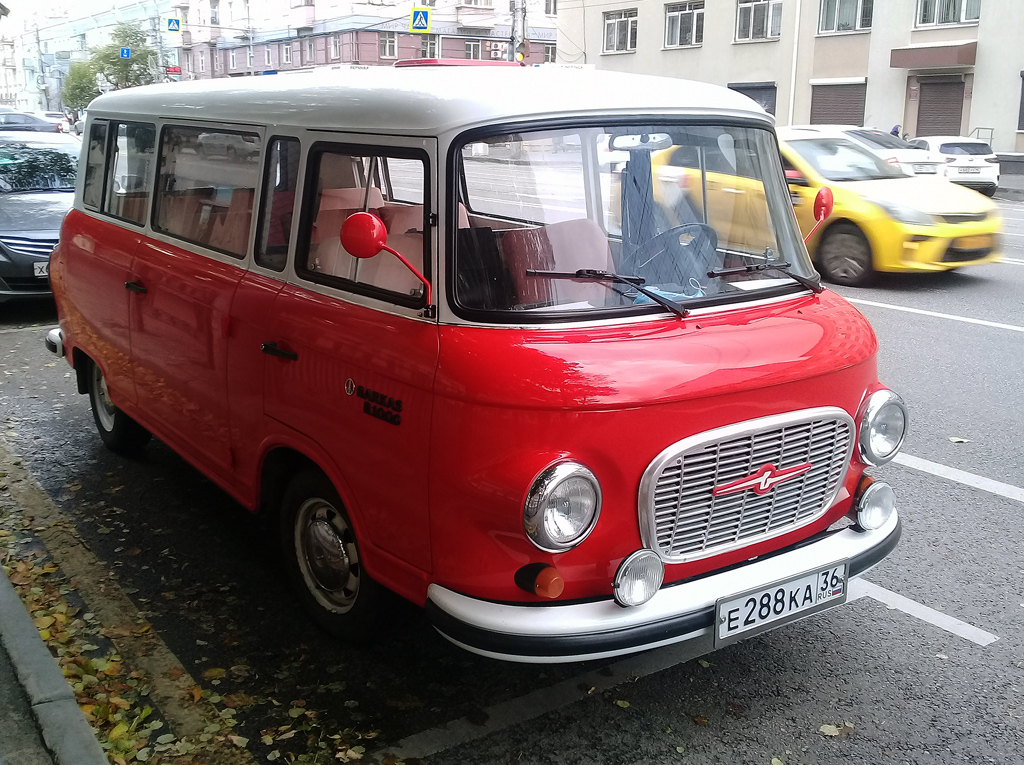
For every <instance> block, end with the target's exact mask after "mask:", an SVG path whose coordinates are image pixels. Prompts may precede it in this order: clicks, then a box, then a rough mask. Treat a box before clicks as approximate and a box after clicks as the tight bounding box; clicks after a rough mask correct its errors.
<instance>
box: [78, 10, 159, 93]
mask: <svg viewBox="0 0 1024 765" xmlns="http://www.w3.org/2000/svg"><path fill="white" fill-rule="evenodd" d="M122 48H130V49H131V52H132V53H131V57H130V58H121V49H122ZM153 56H156V51H154V50H153V49H152V48H151V47H149V45H148V44H147V43H146V33H145V32H143V31H142V28H141V27H140V26H139V25H138V24H118V25H117V27H115V29H114V31H113V33H112V34H111V35H110V42H109V43H108V44H107V45H101V46H100V47H98V48H93V51H92V58H91V59H90V61H91V63H92V66H93V69H94V70H95V71H96V73H97V74H98V75H99V76H100V77H102V78H103V79H105V80H106V81H107V82H108V83H110V87H111V88H113V89H114V90H120V89H121V88H133V87H135V86H136V85H146V84H148V83H150V82H152V81H153V75H152V73H151V72H150V68H149V59H150V58H151V57H153Z"/></svg>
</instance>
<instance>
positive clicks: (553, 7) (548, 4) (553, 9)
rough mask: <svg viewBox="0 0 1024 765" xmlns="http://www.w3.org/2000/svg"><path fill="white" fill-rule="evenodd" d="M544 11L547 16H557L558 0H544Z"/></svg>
mask: <svg viewBox="0 0 1024 765" xmlns="http://www.w3.org/2000/svg"><path fill="white" fill-rule="evenodd" d="M544 13H546V14H547V15H548V16H557V15H558V0H544Z"/></svg>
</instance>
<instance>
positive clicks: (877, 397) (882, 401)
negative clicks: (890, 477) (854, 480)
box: [857, 389, 910, 467]
mask: <svg viewBox="0 0 1024 765" xmlns="http://www.w3.org/2000/svg"><path fill="white" fill-rule="evenodd" d="M892 406H894V407H897V408H898V409H899V410H900V412H902V414H903V432H902V433H901V434H900V437H899V440H898V441H897V442H896V445H895V446H894V447H893V448H892V449H891V450H890V451H889V452H887V453H886V454H877V453H875V451H874V449H873V448H872V446H871V428H872V426H873V425H874V423H875V421H876V420H877V418H878V417H879V415H880V414H881V413H882V412H883V411H884V410H885V409H886V408H888V407H892ZM909 426H910V416H909V414H908V413H907V406H906V404H904V403H903V399H902V398H900V396H899V394H897V393H894V392H893V391H891V390H888V389H884V390H879V391H875V392H874V393H872V394H871V395H870V396H868V399H867V401H865V402H864V408H863V412H862V413H861V416H860V432H859V435H858V438H857V444H858V447H859V451H860V458H861V459H862V460H864V462H866V463H867V464H869V465H873V466H875V467H878V466H880V465H884V464H886V463H887V462H890V461H891V460H892V459H893V457H895V456H896V455H897V454H898V453H899V451H900V449H901V448H903V442H904V440H906V437H907V430H908V429H909Z"/></svg>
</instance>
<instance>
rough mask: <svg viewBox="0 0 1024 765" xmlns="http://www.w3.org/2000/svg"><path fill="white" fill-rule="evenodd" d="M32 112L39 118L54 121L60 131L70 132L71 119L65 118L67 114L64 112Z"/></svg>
mask: <svg viewBox="0 0 1024 765" xmlns="http://www.w3.org/2000/svg"><path fill="white" fill-rule="evenodd" d="M33 114H35V116H37V117H39V119H43V120H46V121H47V122H53V123H56V125H57V127H58V128H59V129H60V132H62V133H70V132H71V121H70V120H69V119H68V118H67V115H66V114H64V112H33Z"/></svg>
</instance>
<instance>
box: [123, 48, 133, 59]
mask: <svg viewBox="0 0 1024 765" xmlns="http://www.w3.org/2000/svg"><path fill="white" fill-rule="evenodd" d="M131 57H132V49H131V48H121V58H131Z"/></svg>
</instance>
